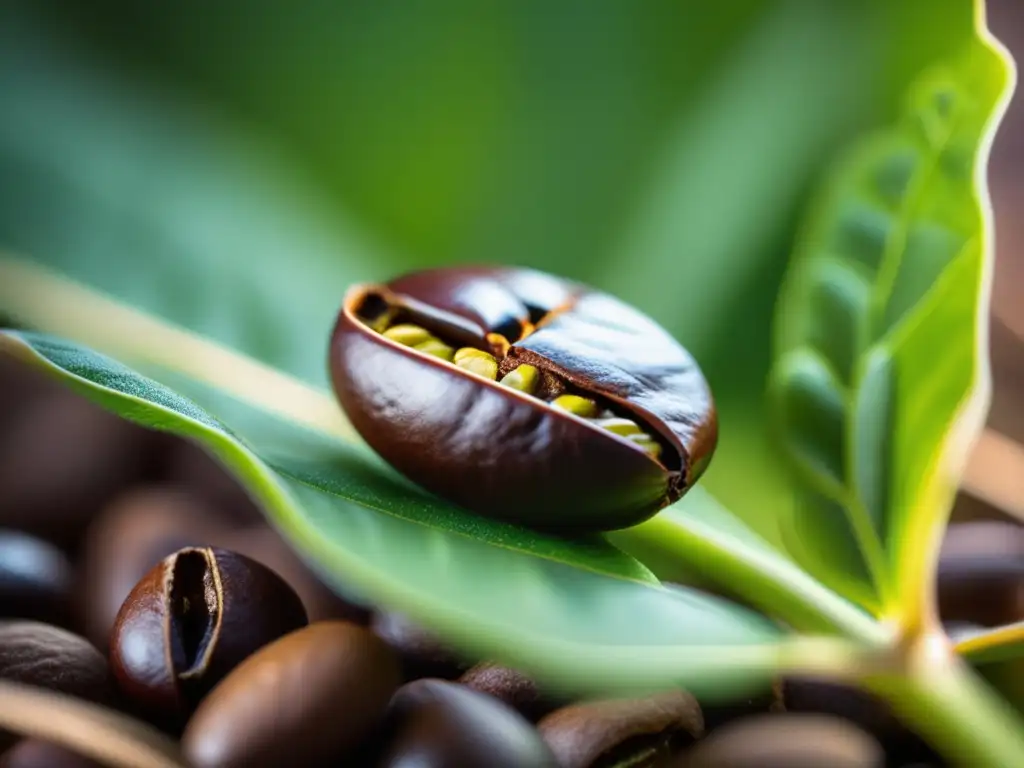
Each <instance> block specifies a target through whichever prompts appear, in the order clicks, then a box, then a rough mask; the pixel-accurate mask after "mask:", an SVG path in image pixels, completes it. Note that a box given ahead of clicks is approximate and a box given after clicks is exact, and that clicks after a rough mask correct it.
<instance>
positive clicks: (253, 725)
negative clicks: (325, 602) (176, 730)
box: [182, 621, 527, 768]
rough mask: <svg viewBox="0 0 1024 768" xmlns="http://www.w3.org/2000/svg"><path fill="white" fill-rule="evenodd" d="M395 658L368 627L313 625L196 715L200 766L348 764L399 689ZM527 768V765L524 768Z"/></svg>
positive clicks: (261, 655) (255, 663) (190, 735)
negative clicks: (347, 757) (354, 751)
mask: <svg viewBox="0 0 1024 768" xmlns="http://www.w3.org/2000/svg"><path fill="white" fill-rule="evenodd" d="M399 672H400V670H399V664H398V659H397V657H396V656H395V654H394V652H393V651H392V650H391V649H390V648H388V646H387V645H385V644H384V643H383V642H381V640H380V639H379V638H377V637H375V636H374V635H373V634H372V633H371V632H369V631H368V630H367V629H365V628H363V627H358V626H356V625H354V624H350V623H348V622H340V621H330V622H321V623H319V624H311V625H310V626H308V627H306V628H305V629H301V630H298V631H297V632H293V633H291V634H290V635H287V636H285V637H282V638H281V639H279V640H277V641H276V642H274V643H271V644H270V645H268V646H266V647H265V648H262V649H261V650H259V651H257V652H256V653H255V654H253V655H252V656H251V657H249V658H248V659H247V660H246V661H244V662H243V663H242V664H240V665H239V666H238V667H237V668H236V669H235V670H234V671H233V672H232V673H231V674H230V675H229V676H228V677H227V678H226V679H225V680H224V682H223V683H221V684H220V685H219V686H217V687H216V688H215V689H214V690H213V691H212V692H211V693H210V695H209V696H207V698H206V699H205V700H204V701H203V703H202V704H201V705H200V706H199V709H198V710H196V713H195V715H193V717H192V719H191V720H190V721H189V723H188V727H187V728H186V729H185V733H184V735H183V737H182V748H183V750H184V753H185V755H186V757H187V758H188V759H189V760H190V761H191V764H192V765H194V766H196V768H206V767H207V766H210V767H211V768H213V767H214V766H216V768H234V767H235V766H238V767H239V768H243V767H244V768H263V767H264V766H266V767H267V768H272V767H273V766H282V765H294V766H302V765H323V764H328V763H329V762H330V761H336V762H331V763H330V764H334V765H349V764H351V763H349V762H348V761H346V759H345V758H346V756H348V755H350V754H351V753H352V751H353V750H354V749H355V748H356V747H357V745H358V744H359V743H360V741H362V740H363V739H364V738H365V737H366V736H367V735H368V734H369V733H371V732H372V730H373V729H374V728H375V727H376V726H377V725H378V723H379V722H380V721H381V718H382V717H383V714H384V711H385V709H386V707H387V705H388V700H389V699H390V697H391V695H392V694H393V693H394V691H395V689H396V688H397V687H398V684H399ZM523 765H527V764H526V763H524V764H523Z"/></svg>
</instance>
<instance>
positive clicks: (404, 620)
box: [370, 611, 472, 681]
mask: <svg viewBox="0 0 1024 768" xmlns="http://www.w3.org/2000/svg"><path fill="white" fill-rule="evenodd" d="M370 626H371V628H372V629H373V632H374V634H376V635H377V636H378V637H379V638H381V639H382V640H383V641H384V642H385V643H387V644H388V645H390V646H391V647H392V648H394V649H395V651H396V652H397V653H398V655H399V658H401V660H402V670H403V674H402V679H403V680H406V681H409V680H418V679H420V678H421V677H437V678H442V679H444V680H452V679H454V678H456V677H458V676H459V675H461V674H462V673H463V672H465V671H466V670H467V669H469V667H470V666H472V662H470V661H468V660H466V659H464V658H462V657H461V656H460V655H459V654H458V653H457V652H456V651H454V650H452V649H451V648H448V647H447V646H446V645H445V644H444V643H442V642H441V640H440V639H438V638H437V637H436V636H435V635H434V634H433V633H432V632H430V631H428V630H426V629H424V628H423V627H421V626H419V625H418V624H416V623H415V622H413V621H411V620H410V619H409V618H408V617H406V616H404V615H403V614H401V613H396V612H394V611H378V612H377V613H376V614H374V617H373V621H372V622H371V624H370Z"/></svg>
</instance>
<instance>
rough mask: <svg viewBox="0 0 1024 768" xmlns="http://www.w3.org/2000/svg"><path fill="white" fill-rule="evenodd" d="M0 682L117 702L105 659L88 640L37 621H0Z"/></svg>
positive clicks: (89, 698)
mask: <svg viewBox="0 0 1024 768" xmlns="http://www.w3.org/2000/svg"><path fill="white" fill-rule="evenodd" d="M0 680H11V681H14V682H18V683H25V684H26V685H35V686H38V687H40V688H48V689H50V690H52V691H59V692H60V693H67V694H70V695H72V696H77V697H79V698H82V699H87V700H89V701H94V702H96V703H98V704H106V705H110V704H113V703H115V702H116V693H115V691H114V686H113V681H112V679H111V676H110V667H109V666H108V665H107V660H106V659H105V658H104V657H103V654H101V653H100V652H99V651H97V650H96V649H95V648H94V647H93V646H92V645H91V644H90V643H89V641H88V640H86V639H85V638H84V637H80V636H79V635H76V634H73V633H71V632H68V631H67V630H66V629H61V628H60V627H54V626H52V625H50V624H43V623H41V622H37V621H0Z"/></svg>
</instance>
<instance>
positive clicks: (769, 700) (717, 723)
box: [701, 682, 784, 733]
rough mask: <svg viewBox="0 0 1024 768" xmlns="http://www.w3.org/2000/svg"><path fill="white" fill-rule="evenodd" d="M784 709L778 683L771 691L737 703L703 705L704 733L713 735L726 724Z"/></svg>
mask: <svg viewBox="0 0 1024 768" xmlns="http://www.w3.org/2000/svg"><path fill="white" fill-rule="evenodd" d="M783 708H784V707H783V702H782V683H781V682H778V683H776V684H775V685H773V686H772V688H771V690H769V691H766V692H765V693H762V694H760V695H758V696H748V697H746V698H743V699H738V700H736V701H726V702H720V703H716V704H704V705H702V707H701V709H702V710H703V712H704V731H705V732H706V733H711V732H712V731H714V730H716V729H717V728H721V727H722V726H723V725H725V724H726V723H731V722H732V721H733V720H739V719H740V718H744V717H753V716H755V715H767V714H768V713H770V712H778V711H781V710H782V709H783Z"/></svg>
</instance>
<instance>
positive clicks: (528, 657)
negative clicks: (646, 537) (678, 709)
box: [0, 332, 782, 696]
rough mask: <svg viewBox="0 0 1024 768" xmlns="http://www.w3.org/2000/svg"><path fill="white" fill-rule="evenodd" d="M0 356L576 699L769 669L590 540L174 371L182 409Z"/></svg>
mask: <svg viewBox="0 0 1024 768" xmlns="http://www.w3.org/2000/svg"><path fill="white" fill-rule="evenodd" d="M0 349H2V350H4V351H6V352H8V353H12V354H14V355H16V356H18V357H19V358H21V359H23V360H26V361H28V362H30V363H32V364H35V365H37V366H40V367H42V368H44V369H45V370H46V371H47V372H49V373H50V374H52V375H54V376H56V377H58V378H59V379H61V380H62V381H64V382H65V383H67V384H68V385H69V386H71V387H72V388H74V389H75V390H76V391H78V392H80V393H81V394H83V395H85V396H86V397H88V398H90V399H91V400H93V401H95V402H97V403H99V404H100V405H102V406H103V407H105V408H107V409H109V410H112V411H114V412H115V413H118V414H120V415H121V416H123V417H125V418H128V419H130V420H132V421H135V422H137V423H139V424H142V425H144V426H147V427H151V428H155V429H160V430H164V431H169V432H172V433H175V434H178V435H182V436H185V437H188V438H190V439H193V440H196V441H198V442H200V443H201V444H202V445H203V446H204V447H206V448H207V449H208V450H210V451H211V452H212V453H213V454H214V455H216V457H217V458H219V459H220V460H221V461H222V462H223V463H224V464H225V465H226V466H228V467H229V468H230V469H231V470H232V471H233V472H234V473H235V474H236V475H237V476H238V477H239V479H241V480H242V481H243V482H244V483H245V484H246V486H247V487H248V488H249V489H250V491H251V492H252V493H253V494H254V495H255V496H256V498H257V499H258V501H259V502H260V503H261V505H262V507H263V508H264V509H265V510H266V512H267V514H268V515H269V516H270V518H271V519H272V520H273V521H274V523H275V524H276V525H277V526H278V527H279V529H280V530H281V531H282V533H283V534H284V535H285V536H286V538H288V539H289V540H290V541H292V542H293V543H294V544H295V545H296V546H297V547H298V548H299V549H300V551H303V552H305V553H306V554H307V555H309V556H310V557H311V558H312V561H313V564H314V566H315V567H317V569H318V570H319V571H320V572H321V573H322V574H323V575H324V577H325V578H327V579H328V580H329V581H331V582H332V583H334V584H335V585H336V586H337V587H338V588H339V589H341V590H355V592H356V594H357V595H358V596H360V597H364V598H368V599H372V600H374V601H380V602H382V603H384V604H386V605H389V606H391V607H393V608H396V609H398V610H401V611H403V612H405V613H407V614H408V615H410V616H411V617H413V618H414V619H415V620H418V621H420V622H422V623H423V624H424V625H426V626H428V627H431V628H433V629H435V630H436V631H438V632H440V633H442V634H443V636H444V637H446V638H448V639H450V640H451V641H452V642H453V643H454V644H456V645H457V646H459V647H461V648H464V649H465V650H467V651H469V652H471V653H474V654H479V655H484V656H487V657H488V658H496V659H499V660H502V661H505V662H506V663H514V664H517V665H519V666H521V667H522V668H524V669H527V670H530V671H535V672H537V673H538V674H542V675H543V676H544V677H545V678H547V679H550V680H552V681H554V682H555V683H556V684H565V685H568V686H570V687H572V688H574V689H585V690H604V691H608V690H618V689H635V690H640V689H645V688H647V689H649V688H658V687H662V686H665V685H669V684H671V683H673V682H675V683H683V684H685V685H687V686H688V687H690V688H692V689H693V690H695V691H700V692H702V693H706V694H708V695H711V696H725V695H729V694H730V693H732V692H735V690H736V688H737V687H738V688H740V689H744V688H745V687H747V686H752V685H756V684H757V683H758V682H761V681H763V680H764V678H765V676H766V675H769V674H771V672H772V670H773V669H774V668H775V667H776V666H777V665H778V663H779V659H780V648H781V646H780V645H779V641H780V639H781V638H782V633H781V631H780V630H779V629H778V628H777V627H776V626H775V625H774V624H773V623H771V622H770V621H768V620H767V619H765V618H763V617H761V616H759V615H758V614H756V613H753V612H751V611H749V610H746V609H744V608H741V607H740V606H738V605H735V604H732V603H729V602H727V601H725V600H721V599H717V598H714V597H711V596H708V595H703V594H701V593H699V592H696V591H694V590H690V589H686V588H682V587H673V588H668V587H663V586H661V585H659V584H658V582H657V580H656V579H654V578H653V577H652V576H651V575H650V573H649V572H648V571H647V570H646V569H645V568H644V567H643V566H641V565H640V564H639V563H637V562H636V561H635V560H633V559H632V558H630V557H628V556H626V555H624V554H623V553H621V552H620V551H618V550H616V549H615V548H613V547H612V546H611V545H609V544H608V543H607V542H605V541H604V540H603V539H601V538H600V537H595V538H592V539H587V540H579V541H566V540H562V539H556V538H553V537H548V536H542V535H539V534H535V533H531V532H529V531H526V530H523V529H519V528H514V527H512V526H508V525H503V524H499V523H493V522H489V521H486V520H482V519H480V518H478V517H475V516H471V515H468V514H465V513H462V512H459V511H458V510H455V509H452V508H450V507H447V506H446V505H444V504H442V503H440V502H438V501H436V500H434V499H432V498H430V497H428V496H426V495H425V494H423V493H422V492H420V491H417V490H416V489H414V488H411V487H410V486H409V485H408V484H407V483H405V482H404V481H402V480H401V479H400V478H398V477H396V476H395V475H394V474H393V473H391V472H389V471H388V470H387V469H385V468H384V466H383V465H382V463H381V462H380V461H379V460H377V459H376V458H375V457H374V456H373V455H372V454H371V453H369V452H368V451H367V450H365V449H363V448H362V447H360V446H358V445H353V444H349V443H345V442H341V441H339V440H337V439H335V438H333V437H331V436H328V435H324V434H318V433H316V432H313V431H310V430H307V429H305V428H304V427H301V426H298V425H296V424H294V423H291V422H287V421H284V420H282V419H279V418H277V417H275V416H273V415H271V414H268V413H266V412H263V411H261V410H258V409H256V408H253V407H252V406H250V405H248V404H246V403H243V402H241V401H238V400H236V399H234V398H231V397H229V396H226V395H225V394H224V393H222V392H219V391H216V390H213V389H210V388H209V387H208V386H207V385H204V384H201V383H199V382H194V381H193V382H189V381H188V380H187V379H186V378H185V377H182V376H181V375H180V374H174V373H173V372H166V371H164V372H163V374H162V378H165V379H167V380H169V381H173V382H174V383H175V385H176V387H177V388H179V389H181V390H187V391H189V394H190V395H191V399H187V398H185V397H183V396H182V395H180V394H178V393H176V392H174V391H172V390H171V389H169V388H168V387H167V386H165V385H163V384H161V383H158V382H157V381H156V380H154V379H152V378H146V377H143V376H141V375H140V374H138V373H136V372H134V371H132V370H130V369H128V368H126V367H125V366H123V365H121V364H119V363H116V362H114V361H112V360H110V359H109V358H105V357H102V356H100V355H97V354H95V353H93V352H91V351H89V350H87V349H85V348H83V347H80V346H78V345H75V344H72V343H70V342H66V341H62V340H59V339H55V338H52V337H48V336H40V335H35V334H29V333H15V332H5V333H3V334H0ZM214 413H216V416H214V415H213V414H214Z"/></svg>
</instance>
